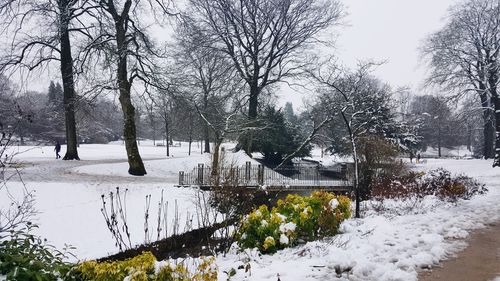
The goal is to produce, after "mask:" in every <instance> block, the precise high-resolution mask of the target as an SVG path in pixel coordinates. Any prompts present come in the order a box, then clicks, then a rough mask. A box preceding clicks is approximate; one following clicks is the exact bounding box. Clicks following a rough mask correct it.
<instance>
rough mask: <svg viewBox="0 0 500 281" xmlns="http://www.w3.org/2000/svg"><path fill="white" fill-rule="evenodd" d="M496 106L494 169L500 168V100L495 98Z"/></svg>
mask: <svg viewBox="0 0 500 281" xmlns="http://www.w3.org/2000/svg"><path fill="white" fill-rule="evenodd" d="M494 104H495V120H496V123H495V158H494V161H493V167H500V99H499V98H498V96H497V97H495V98H494Z"/></svg>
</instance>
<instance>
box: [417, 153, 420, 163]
mask: <svg viewBox="0 0 500 281" xmlns="http://www.w3.org/2000/svg"><path fill="white" fill-rule="evenodd" d="M417 164H420V153H417Z"/></svg>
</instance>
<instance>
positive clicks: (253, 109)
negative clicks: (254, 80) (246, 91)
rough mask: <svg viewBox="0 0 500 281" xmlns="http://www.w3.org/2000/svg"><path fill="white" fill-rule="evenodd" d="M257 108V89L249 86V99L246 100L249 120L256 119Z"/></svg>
mask: <svg viewBox="0 0 500 281" xmlns="http://www.w3.org/2000/svg"><path fill="white" fill-rule="evenodd" d="M258 107H259V88H258V87H257V86H251V88H250V98H249V100H248V118H249V119H250V120H255V119H257V109H258Z"/></svg>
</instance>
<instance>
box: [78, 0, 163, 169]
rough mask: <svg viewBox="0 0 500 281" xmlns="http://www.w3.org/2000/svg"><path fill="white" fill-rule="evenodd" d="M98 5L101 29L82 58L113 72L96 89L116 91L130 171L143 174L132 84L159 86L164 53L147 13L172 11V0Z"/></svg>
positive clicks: (100, 0) (97, 0)
mask: <svg viewBox="0 0 500 281" xmlns="http://www.w3.org/2000/svg"><path fill="white" fill-rule="evenodd" d="M92 3H93V4H94V5H96V6H98V13H96V15H95V17H96V18H98V22H99V31H98V33H97V34H93V36H92V37H91V39H90V42H91V44H89V45H90V47H89V48H87V49H86V52H85V54H84V55H83V57H82V60H83V61H86V62H88V61H94V63H93V64H94V65H100V66H101V67H102V68H103V69H104V70H107V71H109V72H110V74H111V73H112V74H111V75H112V77H113V79H112V80H109V81H104V82H99V83H96V87H97V88H101V89H111V90H117V91H118V92H119V101H120V105H121V108H122V111H123V119H124V126H123V136H124V139H125V148H126V150H127V157H128V163H129V170H128V172H129V174H131V175H136V176H142V175H145V174H146V169H145V168H144V163H143V162H142V158H141V156H140V154H139V149H138V146H137V133H136V124H135V115H136V109H135V107H134V105H133V103H132V99H131V95H132V92H133V90H132V85H133V84H134V82H136V81H139V82H142V83H143V85H144V84H146V85H153V84H154V85H158V83H156V82H155V81H154V80H155V79H154V77H156V76H157V75H156V74H157V73H161V71H162V69H160V68H159V63H158V61H155V59H156V58H159V57H163V54H162V53H161V52H160V51H159V50H158V49H157V48H156V47H155V44H154V42H153V41H152V39H151V37H150V36H149V35H148V33H147V31H148V29H147V27H146V26H147V25H148V24H149V22H147V20H149V19H148V18H147V15H148V14H150V15H156V13H157V12H156V11H160V12H161V13H162V14H169V15H170V14H171V13H170V11H169V9H170V7H169V4H170V2H169V1H167V0H165V1H163V0H157V1H146V2H139V1H132V0H125V1H120V0H93V1H92Z"/></svg>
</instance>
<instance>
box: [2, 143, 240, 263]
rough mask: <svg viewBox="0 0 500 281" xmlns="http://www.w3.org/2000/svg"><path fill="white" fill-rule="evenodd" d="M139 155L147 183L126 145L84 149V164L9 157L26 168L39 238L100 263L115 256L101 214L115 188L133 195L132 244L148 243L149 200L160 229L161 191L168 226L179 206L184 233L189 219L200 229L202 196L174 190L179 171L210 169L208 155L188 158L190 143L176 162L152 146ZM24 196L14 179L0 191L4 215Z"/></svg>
mask: <svg viewBox="0 0 500 281" xmlns="http://www.w3.org/2000/svg"><path fill="white" fill-rule="evenodd" d="M227 145H228V146H230V144H227ZM139 149H140V152H141V155H142V156H143V159H146V160H145V166H146V169H147V171H148V174H147V175H146V176H144V177H134V176H130V175H128V174H127V170H128V164H127V163H126V154H125V148H124V146H123V145H122V144H121V143H115V144H108V145H98V144H91V145H81V146H80V148H79V155H80V158H82V160H81V161H61V160H55V159H54V158H55V156H53V155H52V154H54V153H53V147H27V146H20V147H13V148H12V149H11V152H10V153H13V152H20V154H18V155H17V156H16V158H15V161H16V162H18V163H20V164H21V165H19V166H20V167H22V168H21V173H22V180H23V181H24V183H25V184H26V187H27V189H28V190H30V191H33V192H34V194H35V207H36V210H37V211H38V212H39V213H38V215H37V218H36V222H37V224H38V225H39V228H38V229H37V230H36V231H35V233H36V234H39V235H41V236H42V237H45V238H47V239H48V241H49V243H51V244H53V245H54V246H56V247H57V248H59V249H62V248H63V247H64V246H65V244H69V245H71V246H74V247H76V249H75V250H72V251H71V252H72V253H73V254H75V255H76V256H77V257H78V258H79V259H89V258H98V257H102V256H106V255H107V254H109V253H114V252H116V251H117V248H116V247H115V244H114V240H113V239H112V236H111V234H110V233H109V231H108V230H107V228H106V224H105V221H104V218H103V215H102V214H101V207H102V200H101V195H103V194H104V195H105V196H106V198H107V199H108V201H109V198H108V197H109V196H108V194H109V192H111V191H115V190H116V187H120V190H121V192H122V193H123V191H124V190H125V189H128V194H127V202H126V204H127V215H128V217H127V221H128V225H129V228H130V230H131V239H132V243H133V244H138V243H143V242H144V210H145V205H146V196H147V195H151V207H150V228H151V229H152V228H155V229H156V223H155V222H156V216H157V206H158V205H157V204H158V202H159V201H160V198H161V193H162V191H163V193H164V197H165V200H166V201H168V202H169V204H168V213H169V214H170V215H169V220H170V221H172V220H173V219H174V212H175V203H176V202H177V205H178V214H179V216H180V218H179V221H180V228H181V229H183V227H184V226H185V221H186V218H187V215H188V214H189V215H190V217H191V216H192V217H193V220H194V222H193V223H194V225H195V226H196V223H197V222H196V215H195V211H194V210H195V207H194V202H195V199H196V193H197V191H196V190H194V189H190V188H178V187H174V185H175V184H176V183H177V182H178V172H179V171H180V170H184V171H191V170H192V169H193V168H194V167H196V165H197V164H198V163H205V164H207V163H209V157H210V156H209V154H200V152H199V150H198V149H197V147H196V144H193V150H196V151H197V152H193V153H192V155H191V156H188V146H187V144H186V143H183V144H182V146H181V147H171V148H170V149H171V153H172V155H173V156H171V157H170V158H166V157H165V156H164V155H165V147H155V146H153V145H152V143H149V142H145V141H143V142H141V145H140V146H139ZM64 151H65V148H64V146H63V149H62V152H63V153H64ZM61 154H62V153H61ZM228 157H229V159H230V160H231V159H233V158H234V160H235V161H238V162H242V163H244V161H246V160H248V159H249V158H248V157H247V156H245V155H244V154H242V153H238V154H229V155H228ZM147 159H149V160H147ZM9 172H13V171H12V170H10V171H7V173H6V176H8V174H9ZM23 191H24V187H23V185H22V183H21V182H19V178H17V177H13V178H12V180H10V181H9V182H8V185H7V188H4V189H0V210H2V209H6V208H7V207H8V206H9V205H10V204H11V199H10V198H12V197H13V198H21V197H22V195H23ZM169 228H170V227H169Z"/></svg>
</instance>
